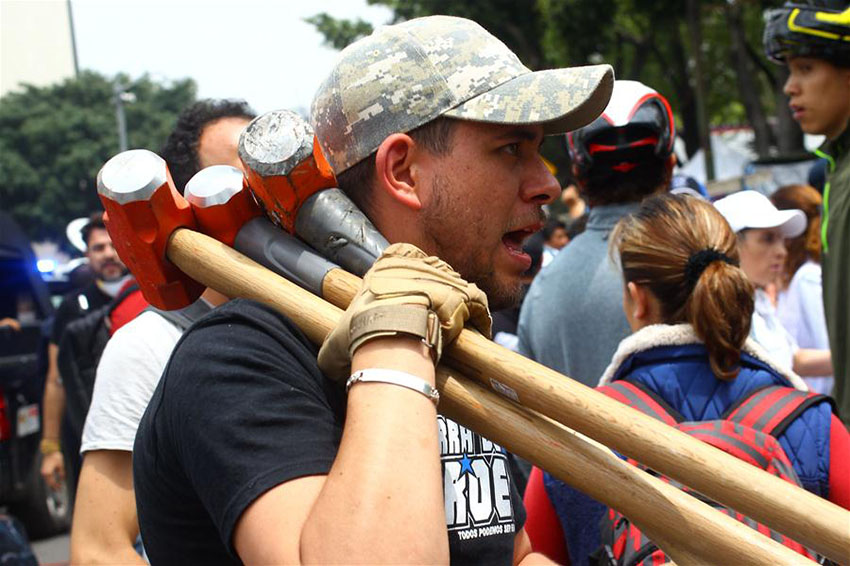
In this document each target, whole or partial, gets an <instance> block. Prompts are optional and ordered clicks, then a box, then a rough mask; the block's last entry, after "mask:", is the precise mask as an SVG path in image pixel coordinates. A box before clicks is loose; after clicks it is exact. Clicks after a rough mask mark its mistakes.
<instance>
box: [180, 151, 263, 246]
mask: <svg viewBox="0 0 850 566" xmlns="http://www.w3.org/2000/svg"><path fill="white" fill-rule="evenodd" d="M185 193H186V200H188V201H189V204H191V205H192V210H193V212H194V213H195V219H196V220H197V222H198V228H200V230H201V232H203V233H204V234H207V235H208V236H212V237H213V238H215V239H216V240H218V241H219V242H224V243H225V244H227V245H228V246H230V247H233V243H234V241H235V240H236V234H237V233H238V232H239V230H240V229H241V228H242V226H244V225H245V224H246V223H247V222H248V221H249V220H252V219H254V218H256V217H257V216H260V215H262V214H263V211H262V210H260V207H259V206H257V203H256V202H255V201H254V197H253V196H251V191H249V190H248V180H247V179H245V175H244V174H243V173H242V171H241V170H240V169H237V168H236V167H232V166H230V165H213V166H211V167H207V168H205V169H202V170H200V171H198V172H197V173H195V175H194V176H193V177H192V178H191V179H190V180H189V182H188V183H186V190H185Z"/></svg>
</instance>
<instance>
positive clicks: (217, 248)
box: [101, 163, 805, 565]
mask: <svg viewBox="0 0 850 566" xmlns="http://www.w3.org/2000/svg"><path fill="white" fill-rule="evenodd" d="M121 165H122V163H118V166H121ZM113 166H115V164H113V163H107V165H106V166H105V169H107V168H110V169H111V168H112V167H113ZM161 167H164V163H162V165H161ZM109 173H110V174H109V175H104V176H103V178H104V179H112V178H115V177H118V176H120V175H119V173H120V171H109ZM157 176H158V175H157ZM137 182H138V184H139V185H140V188H144V187H145V186H147V185H149V184H150V183H149V182H148V181H140V180H139V179H138V178H137ZM129 185H130V184H129V183H128V184H126V185H123V189H124V190H122V191H119V192H120V193H121V194H123V195H124V197H125V198H124V201H125V203H126V202H131V201H132V200H133V198H134V197H135V196H137V195H135V194H134V191H132V190H129ZM104 192H105V191H103V190H101V193H102V194H103V193H104ZM111 192H112V193H115V192H116V191H115V190H112V191H111ZM224 192H225V193H227V192H230V191H228V190H225V191H224ZM141 194H144V191H141ZM172 194H173V195H176V193H172ZM206 196H207V197H209V202H214V201H217V202H219V204H222V203H226V202H230V201H231V200H232V196H233V194H231V195H230V196H231V198H224V197H222V198H217V197H216V195H215V194H213V193H212V192H208V193H207V194H206ZM104 200H105V201H107V202H105V203H104V204H105V205H106V206H108V207H115V206H120V205H119V204H116V203H115V202H114V201H113V202H109V199H104ZM213 206H216V205H213ZM235 206H238V205H235ZM164 209H165V208H164V207H160V208H159V209H158V210H164ZM243 213H244V211H243V212H240V213H239V214H241V215H242V218H245V217H251V213H249V214H247V215H246V214H243ZM239 214H237V215H234V216H235V217H237V218H238V217H239ZM198 216H202V214H198ZM112 218H113V221H112V223H111V224H110V226H109V228H110V231H111V232H114V233H120V232H122V231H128V230H132V225H130V224H125V225H123V226H122V225H121V222H122V221H124V220H125V219H127V215H121V214H113V215H112ZM159 220H160V225H161V226H163V229H162V230H161V231H162V232H167V230H168V229H167V225H168V218H167V217H162V218H160V219H159ZM175 224H177V223H175ZM227 233H228V234H234V233H238V230H236V231H232V230H231V231H227ZM130 239H131V240H133V241H136V242H144V241H145V239H144V238H138V239H133V238H130ZM166 253H167V256H168V258H170V259H171V260H172V261H173V263H174V265H176V266H179V268H180V269H182V270H183V271H184V272H185V273H186V274H187V275H188V276H190V277H192V278H193V279H195V280H198V281H202V282H203V283H204V284H205V285H207V286H210V287H212V288H215V289H218V290H220V291H222V292H224V293H226V294H228V295H230V296H243V297H247V298H253V299H256V300H260V301H262V302H265V303H267V304H270V305H272V306H274V307H276V308H278V309H279V310H281V311H282V312H284V313H285V314H287V315H288V316H289V317H290V318H291V319H292V320H293V321H294V322H295V323H296V324H297V325H298V326H299V327H301V328H302V330H304V331H305V333H306V334H307V336H308V337H309V338H310V339H311V340H313V341H314V342H316V343H320V342H321V341H322V340H323V339H324V336H325V335H326V333H327V332H328V331H329V330H330V328H332V327H333V325H334V323H335V321H336V319H337V318H338V317H339V315H340V311H339V309H337V308H336V307H333V306H332V305H329V304H328V303H325V302H324V301H322V300H320V299H317V298H316V297H313V296H312V295H311V294H310V293H308V292H306V291H304V290H302V289H299V288H298V287H296V286H294V285H293V284H291V283H289V282H288V281H286V280H285V279H283V278H280V277H278V276H276V275H274V274H272V273H270V272H268V271H267V270H266V269H264V268H262V267H261V266H259V265H257V264H256V263H254V262H252V261H250V260H249V259H247V258H245V257H244V256H241V255H240V254H238V253H237V252H235V251H234V250H232V249H231V248H229V247H228V246H226V245H224V244H223V243H221V242H218V241H215V240H212V239H210V238H208V237H206V236H204V235H202V234H198V233H196V232H193V231H191V230H185V229H176V230H175V231H174V232H173V234H171V236H170V238H169V239H168V244H167V247H166ZM128 257H130V256H128ZM163 260H164V258H163ZM130 268H131V269H132V270H133V271H134V273H135V274H136V275H137V277H140V278H144V277H145V276H146V273H145V272H144V271H139V268H140V266H139V265H134V264H131V265H130ZM331 273H332V272H331ZM348 277H351V276H350V275H348ZM439 386H440V389H441V391H442V392H443V405H442V407H441V411H442V412H443V413H444V414H446V415H447V416H450V417H452V418H455V419H456V420H457V421H458V422H461V423H464V424H466V425H467V426H470V427H472V428H473V429H476V430H479V431H480V432H482V433H483V434H485V435H486V436H488V437H489V438H491V439H493V440H495V441H497V442H500V443H501V444H503V445H505V446H506V447H507V448H508V449H510V450H512V451H514V452H516V453H518V454H520V455H522V456H525V457H527V458H529V459H530V460H532V461H534V462H536V463H538V464H539V465H541V466H542V467H543V468H544V469H547V470H549V471H550V472H552V473H554V474H555V475H556V476H557V477H560V478H562V479H563V480H564V481H566V482H568V483H570V484H572V485H575V486H576V487H578V488H579V489H582V490H584V491H586V492H587V493H589V494H590V495H591V496H593V497H596V498H598V499H600V500H602V501H604V502H605V503H607V504H610V505H612V506H614V507H615V508H617V509H620V510H622V511H623V512H624V513H626V514H627V515H629V516H630V517H632V518H633V519H634V520H635V522H636V523H637V524H639V525H640V526H641V527H642V529H643V530H644V532H646V534H647V535H648V536H650V537H652V538H653V539H654V540H656V542H658V543H659V544H660V545H662V546H663V547H664V548H665V549H666V550H667V551H668V552H669V554H670V555H671V556H672V557H673V559H674V560H676V561H677V562H678V563H679V564H697V563H699V564H728V563H730V562H733V561H736V560H737V559H738V558H739V557H740V556H741V555H742V554H743V555H746V556H747V557H748V559H749V560H750V561H751V562H752V563H754V564H765V565H767V564H775V563H788V562H796V563H802V562H805V559H804V558H803V557H801V556H800V555H798V554H796V553H794V552H793V551H791V550H790V549H788V548H785V547H783V546H781V545H779V544H777V543H776V542H774V541H772V540H770V539H768V538H766V537H763V536H761V535H760V534H758V533H757V532H755V531H753V530H751V529H749V528H748V527H746V526H745V525H743V524H742V523H739V522H737V521H735V520H733V519H731V518H729V517H726V516H725V515H722V514H721V513H719V512H717V511H715V510H713V509H711V508H710V507H709V506H707V505H706V504H704V503H702V502H700V501H698V500H697V499H695V498H693V497H691V496H689V495H687V494H685V493H683V492H681V491H679V490H678V489H676V488H674V487H672V486H669V485H666V484H664V483H663V482H661V481H660V480H658V479H656V478H654V477H652V476H651V475H649V474H646V473H644V472H642V471H640V470H638V469H637V468H635V467H632V466H630V465H628V464H627V463H625V462H623V461H621V460H620V459H619V458H617V457H616V456H614V455H613V454H612V453H610V451H608V450H607V449H604V448H603V447H600V446H598V445H596V444H595V443H593V442H590V441H588V440H586V439H583V438H582V437H581V436H580V435H578V434H576V433H573V432H572V431H569V430H566V429H564V428H563V427H562V426H560V425H558V424H556V423H554V422H552V421H550V420H549V419H546V418H544V417H541V416H539V415H536V414H535V413H534V412H533V411H529V410H527V409H524V408H522V407H519V406H517V405H514V404H512V403H510V402H509V401H507V400H505V399H502V398H500V397H499V396H497V395H496V394H494V393H492V392H491V391H488V390H486V389H484V388H482V387H481V386H479V385H476V384H474V383H470V382H468V381H467V380H464V379H463V378H462V377H460V376H459V374H457V373H456V372H452V371H446V370H445V369H444V368H442V367H441V369H440V372H439ZM695 534H696V535H697V536H694V535H695Z"/></svg>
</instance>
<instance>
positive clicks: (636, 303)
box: [626, 281, 649, 321]
mask: <svg viewBox="0 0 850 566" xmlns="http://www.w3.org/2000/svg"><path fill="white" fill-rule="evenodd" d="M626 290H627V291H628V293H629V299H631V308H632V318H633V319H634V320H636V321H645V320H646V318H647V316H648V315H649V297H648V295H647V290H646V288H645V287H644V286H643V285H637V284H635V283H633V282H631V281H629V282H628V283H626Z"/></svg>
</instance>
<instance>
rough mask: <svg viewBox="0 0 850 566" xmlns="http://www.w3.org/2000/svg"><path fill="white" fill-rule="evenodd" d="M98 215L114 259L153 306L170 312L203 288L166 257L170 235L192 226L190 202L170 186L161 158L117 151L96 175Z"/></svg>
mask: <svg viewBox="0 0 850 566" xmlns="http://www.w3.org/2000/svg"><path fill="white" fill-rule="evenodd" d="M97 192H98V195H99V196H100V201H101V202H102V203H103V207H104V208H105V209H106V214H104V216H103V220H104V223H105V224H106V228H107V230H108V231H109V235H110V236H111V237H112V243H113V245H114V246H115V249H116V250H117V251H118V255H119V256H120V257H121V259H122V260H123V261H124V263H125V264H126V265H127V267H128V268H129V269H130V271H131V272H132V273H133V275H134V276H135V277H136V280H137V281H138V283H139V288H140V289H141V291H142V294H143V295H144V296H145V299H147V301H148V302H149V303H150V304H152V305H153V306H155V307H157V308H160V309H164V310H174V309H179V308H183V307H185V306H188V305H190V304H192V303H193V302H194V301H195V300H196V299H197V298H198V297H200V296H201V293H202V292H203V290H204V287H203V285H201V284H200V283H198V282H196V281H195V280H193V279H191V278H189V277H188V276H186V275H184V274H183V272H182V271H180V270H179V269H178V268H177V267H176V266H174V265H173V264H172V263H171V262H170V261H168V259H167V257H166V247H167V245H168V240H169V238H170V237H171V234H172V233H174V231H175V230H177V229H178V228H194V226H195V218H194V216H193V215H192V210H191V208H190V207H189V203H188V202H186V201H185V200H184V199H183V197H182V196H180V193H178V192H177V190H176V189H175V188H174V182H173V181H172V180H171V173H170V172H169V171H168V166H167V165H166V163H165V160H164V159H162V158H161V157H159V156H158V155H156V154H155V153H153V152H151V151H148V150H146V149H134V150H130V151H124V152H122V153H119V154H118V155H116V156H115V157H113V158H112V159H110V160H109V161H107V162H106V164H105V165H104V166H103V167H102V168H101V170H100V172H99V173H98V174H97Z"/></svg>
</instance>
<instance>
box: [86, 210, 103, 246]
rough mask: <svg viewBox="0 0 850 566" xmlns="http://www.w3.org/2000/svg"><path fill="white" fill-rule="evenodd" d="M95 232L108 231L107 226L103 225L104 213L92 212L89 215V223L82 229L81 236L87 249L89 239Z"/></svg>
mask: <svg viewBox="0 0 850 566" xmlns="http://www.w3.org/2000/svg"><path fill="white" fill-rule="evenodd" d="M94 230H106V225H105V224H104V223H103V211H102V210H101V211H99V212H92V213H91V214H90V215H89V223H88V224H86V225H85V226H83V227H82V228H81V229H80V234H82V236H83V241H84V242H85V243H86V247H88V245H89V238H91V233H92V231H94Z"/></svg>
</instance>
